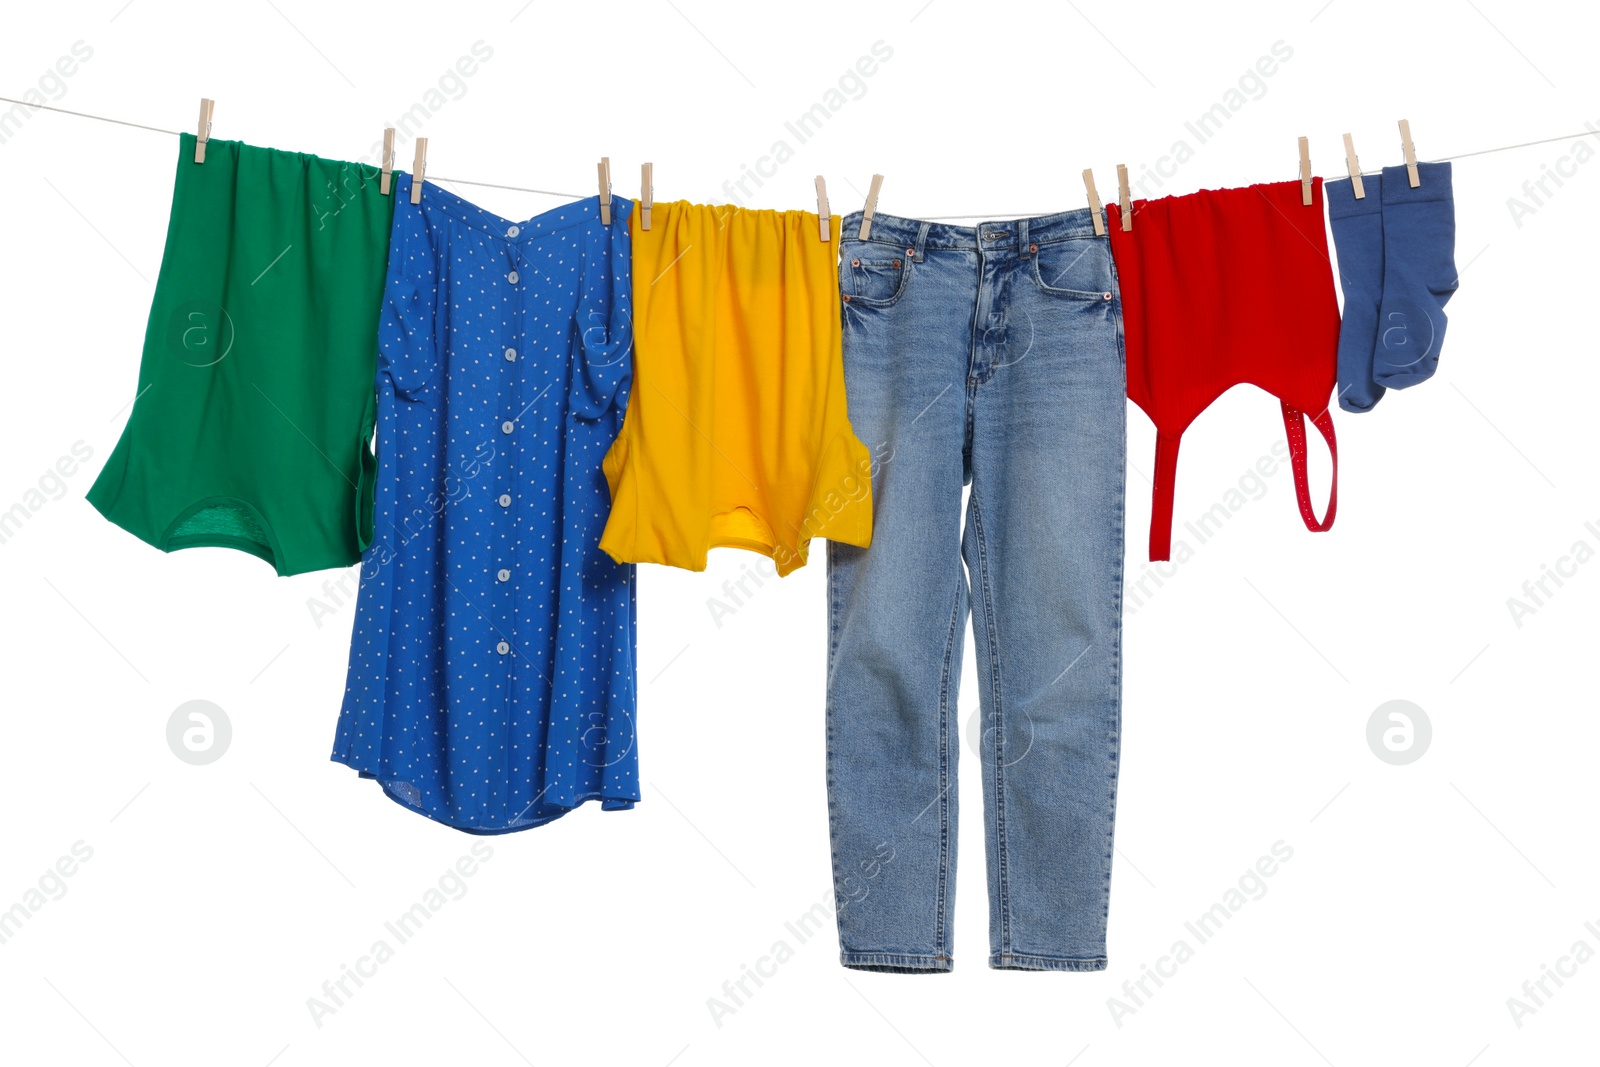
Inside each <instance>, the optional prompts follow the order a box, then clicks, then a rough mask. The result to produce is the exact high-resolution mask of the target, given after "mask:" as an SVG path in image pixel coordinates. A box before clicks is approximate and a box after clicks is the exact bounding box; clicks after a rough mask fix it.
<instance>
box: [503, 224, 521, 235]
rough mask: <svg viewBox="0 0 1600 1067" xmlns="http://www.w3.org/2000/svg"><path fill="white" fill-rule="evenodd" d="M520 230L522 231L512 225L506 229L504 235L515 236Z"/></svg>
mask: <svg viewBox="0 0 1600 1067" xmlns="http://www.w3.org/2000/svg"><path fill="white" fill-rule="evenodd" d="M521 232H522V230H521V229H520V228H519V227H516V226H513V227H511V229H509V230H507V231H506V236H507V237H515V236H516V235H517V234H519V233H521Z"/></svg>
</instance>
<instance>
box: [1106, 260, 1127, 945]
mask: <svg viewBox="0 0 1600 1067" xmlns="http://www.w3.org/2000/svg"><path fill="white" fill-rule="evenodd" d="M1112 270H1113V272H1115V270H1116V267H1115V265H1113V267H1112ZM1112 282H1113V284H1115V283H1116V275H1115V273H1113V275H1112ZM1121 303H1122V300H1121V296H1120V293H1119V294H1118V296H1117V299H1116V300H1115V301H1114V304H1115V305H1116V306H1117V310H1118V311H1119V312H1120V309H1121V308H1120V306H1121ZM1115 325H1116V339H1117V350H1118V353H1119V354H1121V353H1122V349H1123V339H1122V317H1121V315H1120V314H1118V315H1117V317H1116V320H1115ZM1125 368H1126V363H1125V362H1121V363H1119V368H1118V369H1119V371H1121V377H1122V379H1123V381H1122V386H1123V388H1122V390H1121V391H1119V393H1118V395H1119V396H1120V395H1123V394H1124V393H1126V391H1127V372H1126V369H1125ZM1117 409H1118V411H1119V412H1120V413H1121V418H1120V421H1121V423H1122V442H1123V448H1122V451H1123V455H1122V457H1121V462H1119V463H1118V464H1117V465H1116V466H1117V480H1118V482H1119V483H1120V485H1119V492H1118V493H1117V505H1116V509H1115V511H1116V518H1115V527H1116V536H1115V537H1114V538H1113V543H1112V544H1111V545H1109V546H1107V549H1108V553H1109V557H1110V558H1109V560H1108V562H1109V564H1110V567H1109V569H1110V571H1111V573H1112V574H1113V575H1114V578H1113V580H1112V582H1111V610H1112V617H1113V618H1114V619H1115V620H1116V625H1115V627H1113V629H1112V637H1111V692H1110V693H1109V694H1108V695H1109V698H1110V700H1109V705H1108V708H1107V716H1108V719H1109V721H1108V722H1107V724H1106V725H1107V730H1106V737H1107V740H1108V746H1107V747H1108V752H1107V760H1108V762H1109V764H1110V767H1109V771H1108V775H1107V777H1108V783H1107V785H1108V788H1109V802H1108V803H1107V805H1106V849H1105V888H1104V890H1103V893H1102V899H1101V920H1102V925H1105V924H1109V922H1110V918H1111V867H1112V864H1113V862H1114V854H1115V850H1116V823H1117V772H1118V767H1119V764H1120V761H1121V757H1122V583H1123V578H1124V568H1125V564H1124V557H1125V556H1126V550H1125V538H1126V526H1127V479H1128V472H1127V439H1128V433H1127V429H1128V409H1127V405H1126V404H1119V405H1117Z"/></svg>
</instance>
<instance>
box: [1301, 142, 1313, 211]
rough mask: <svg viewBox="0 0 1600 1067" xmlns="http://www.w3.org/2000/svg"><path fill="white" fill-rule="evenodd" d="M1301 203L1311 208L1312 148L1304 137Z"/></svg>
mask: <svg viewBox="0 0 1600 1067" xmlns="http://www.w3.org/2000/svg"><path fill="white" fill-rule="evenodd" d="M1300 202H1301V203H1302V204H1304V205H1305V206H1306V207H1310V206H1311V148H1310V144H1309V142H1307V141H1306V139H1305V138H1304V137H1302V138H1300Z"/></svg>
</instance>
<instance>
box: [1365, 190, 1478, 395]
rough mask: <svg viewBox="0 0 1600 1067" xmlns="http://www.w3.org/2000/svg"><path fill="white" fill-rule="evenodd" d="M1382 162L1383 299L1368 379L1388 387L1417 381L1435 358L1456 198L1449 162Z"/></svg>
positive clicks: (1449, 276) (1450, 280)
mask: <svg viewBox="0 0 1600 1067" xmlns="http://www.w3.org/2000/svg"><path fill="white" fill-rule="evenodd" d="M1417 175H1418V177H1419V178H1421V180H1422V184H1421V185H1419V186H1417V188H1415V189H1413V188H1411V183H1410V182H1409V181H1408V180H1407V178H1406V168H1405V167H1384V168H1383V258H1384V262H1383V302H1382V304H1381V305H1380V306H1379V309H1378V321H1379V325H1380V329H1379V331H1378V347H1377V349H1376V351H1375V352H1374V354H1373V359H1372V379H1373V381H1375V382H1377V383H1378V384H1379V385H1384V386H1388V387H1389V388H1391V389H1404V388H1406V387H1407V386H1412V385H1416V384H1417V383H1418V382H1425V381H1427V380H1428V379H1429V378H1431V377H1433V372H1434V370H1435V369H1436V368H1437V367H1438V366H1439V349H1440V348H1441V347H1442V346H1443V345H1444V328H1445V314H1444V305H1445V304H1446V303H1447V302H1448V301H1449V299H1450V294H1451V293H1454V292H1455V291H1456V285H1457V284H1458V282H1457V279H1456V263H1455V255H1456V205H1455V194H1454V193H1453V192H1452V190H1451V185H1450V164H1448V163H1419V164H1418V165H1417Z"/></svg>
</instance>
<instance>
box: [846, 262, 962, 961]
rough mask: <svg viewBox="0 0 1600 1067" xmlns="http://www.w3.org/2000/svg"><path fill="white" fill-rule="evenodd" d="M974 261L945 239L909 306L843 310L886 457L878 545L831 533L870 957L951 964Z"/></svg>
mask: <svg viewBox="0 0 1600 1067" xmlns="http://www.w3.org/2000/svg"><path fill="white" fill-rule="evenodd" d="M866 254H869V253H863V255H866ZM851 255H852V253H851V252H849V251H847V252H846V253H845V256H846V262H848V260H849V257H850V256H851ZM947 257H948V259H953V260H954V261H955V262H953V263H952V262H948V261H947ZM970 259H971V256H970V254H963V253H960V252H952V251H945V252H934V251H930V252H929V253H928V255H927V259H926V260H925V261H919V262H918V263H916V264H915V265H914V266H913V276H912V278H911V280H910V281H909V282H908V283H907V286H906V292H905V293H904V295H903V297H902V298H900V299H899V300H898V302H897V303H896V304H894V305H893V306H891V307H870V308H857V307H855V306H853V305H850V304H847V305H846V306H845V309H844V311H845V315H844V359H845V380H846V386H847V388H848V391H849V404H850V420H851V423H852V425H853V427H854V429H855V432H856V435H857V436H858V437H859V438H860V439H861V440H862V442H863V443H864V444H866V446H867V448H868V450H869V451H870V452H871V453H872V457H873V463H874V468H875V470H874V473H873V479H872V488H873V533H872V545H871V547H870V548H869V549H859V548H855V547H852V546H849V545H840V544H833V543H831V542H830V543H829V545H828V626H829V635H828V638H829V640H828V687H827V688H828V693H827V775H828V817H829V818H828V824H829V832H830V837H831V840H832V850H833V877H834V891H835V898H836V905H837V908H838V914H837V918H838V927H839V944H840V961H841V962H842V963H843V964H844V965H845V966H847V967H855V968H861V969H865V970H878V971H903V972H937V971H948V970H950V968H951V966H952V942H951V937H952V925H951V916H952V914H953V909H954V903H955V869H956V810H957V809H956V788H955V782H956V757H957V752H958V750H959V746H960V729H959V723H958V716H957V709H956V694H957V688H958V685H959V681H960V668H961V649H962V638H963V633H964V630H965V627H966V618H967V585H966V577H965V575H964V573H963V570H962V563H961V546H960V526H961V494H962V483H963V479H964V463H965V456H964V440H965V433H966V408H965V405H966V389H965V380H966V368H967V353H968V346H967V343H966V342H967V331H966V329H965V327H964V323H965V320H966V318H967V310H966V309H969V308H970V307H971V301H972V296H971V285H970V284H966V285H965V288H963V283H962V282H961V281H960V279H961V278H962V277H963V275H962V272H961V266H962V261H963V260H970ZM945 267H949V268H950V269H949V270H948V271H945V270H944V269H943V268H945ZM966 274H967V275H968V276H970V274H971V270H970V265H969V266H968V267H967V269H966ZM949 321H953V322H954V326H953V327H950V326H949V325H948V322H949Z"/></svg>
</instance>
